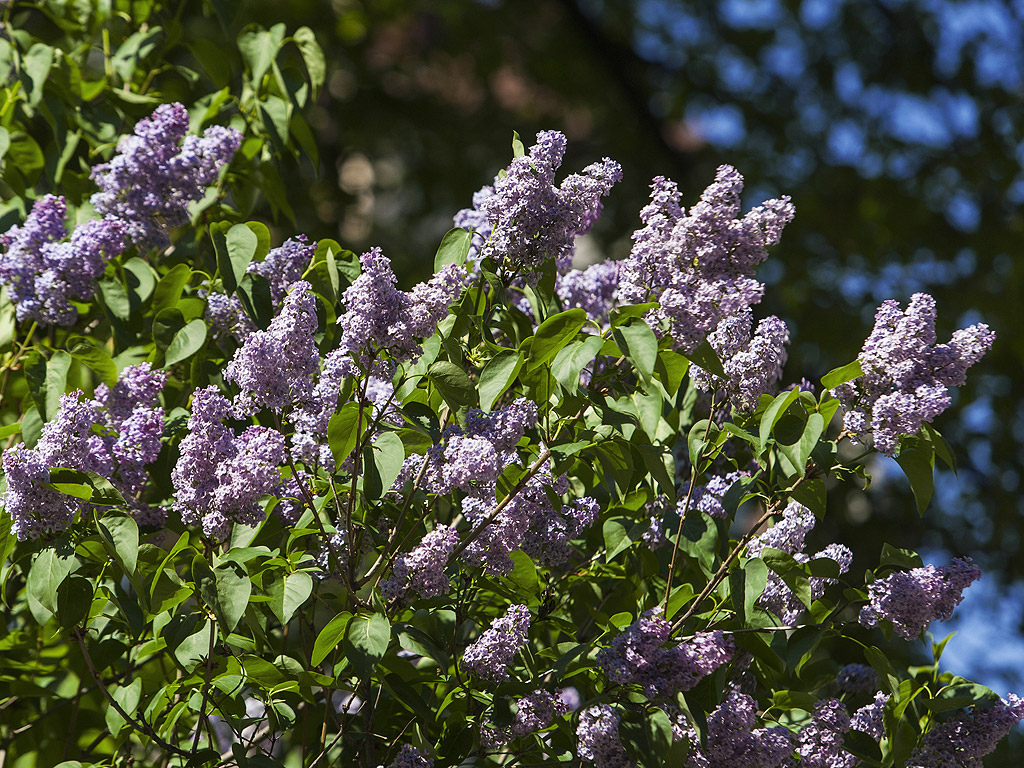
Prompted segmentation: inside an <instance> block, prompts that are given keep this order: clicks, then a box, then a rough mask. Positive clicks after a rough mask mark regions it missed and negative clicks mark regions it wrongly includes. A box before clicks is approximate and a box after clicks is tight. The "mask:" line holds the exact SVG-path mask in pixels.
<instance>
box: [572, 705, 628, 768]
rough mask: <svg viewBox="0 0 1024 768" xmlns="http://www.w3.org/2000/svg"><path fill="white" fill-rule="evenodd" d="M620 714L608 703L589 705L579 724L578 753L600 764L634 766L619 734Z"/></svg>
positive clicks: (600, 767)
mask: <svg viewBox="0 0 1024 768" xmlns="http://www.w3.org/2000/svg"><path fill="white" fill-rule="evenodd" d="M619 720H620V718H619V715H618V713H617V712H616V711H615V710H614V709H612V708H611V707H610V706H608V705H607V704H597V705H595V706H593V707H588V708H587V709H585V710H583V711H582V712H581V713H580V721H579V725H577V726H576V754H578V755H579V756H580V757H581V758H582V759H583V760H588V761H590V762H592V763H593V764H594V765H595V766H597V768H634V766H635V765H636V763H634V762H633V761H632V760H630V759H629V756H628V755H627V754H626V750H625V748H624V747H623V746H622V740H621V739H620V738H619Z"/></svg>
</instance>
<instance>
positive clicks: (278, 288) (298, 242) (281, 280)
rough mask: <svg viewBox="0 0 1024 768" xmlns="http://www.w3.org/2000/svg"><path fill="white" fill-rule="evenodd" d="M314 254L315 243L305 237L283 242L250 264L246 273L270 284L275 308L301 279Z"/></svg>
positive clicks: (300, 236)
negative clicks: (264, 279) (260, 277)
mask: <svg viewBox="0 0 1024 768" xmlns="http://www.w3.org/2000/svg"><path fill="white" fill-rule="evenodd" d="M315 254H316V243H315V242H313V243H311V242H309V238H308V237H306V236H305V235H299V236H298V237H292V238H289V239H288V240H285V242H284V245H280V246H278V247H277V248H274V249H273V250H272V251H271V252H270V253H268V254H267V257H266V258H265V259H263V261H253V262H250V264H249V267H248V269H247V270H246V271H247V272H251V273H253V274H256V275H261V276H263V277H265V278H266V279H267V282H268V283H270V297H271V298H272V299H273V300H274V305H275V306H276V305H277V304H279V303H280V302H281V300H282V299H283V298H284V297H285V294H287V293H288V290H289V289H290V288H291V287H292V285H293V284H295V283H296V282H298V281H299V280H301V279H302V275H303V273H305V271H306V267H308V266H309V262H310V261H312V260H313V256H314V255H315Z"/></svg>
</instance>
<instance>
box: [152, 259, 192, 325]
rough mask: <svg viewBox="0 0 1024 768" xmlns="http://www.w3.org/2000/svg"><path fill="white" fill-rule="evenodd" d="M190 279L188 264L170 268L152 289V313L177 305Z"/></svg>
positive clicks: (190, 272)
mask: <svg viewBox="0 0 1024 768" xmlns="http://www.w3.org/2000/svg"><path fill="white" fill-rule="evenodd" d="M191 279H192V270H191V268H189V266H188V264H176V265H174V266H173V267H171V269H170V270H169V271H168V272H167V274H166V275H164V276H163V277H161V278H160V280H159V281H158V282H157V284H156V288H154V289H153V313H154V314H155V313H157V312H159V311H160V310H161V309H167V308H168V307H173V306H174V305H175V304H177V303H178V300H179V299H180V298H181V293H182V291H184V290H185V286H186V285H188V283H189V280H191Z"/></svg>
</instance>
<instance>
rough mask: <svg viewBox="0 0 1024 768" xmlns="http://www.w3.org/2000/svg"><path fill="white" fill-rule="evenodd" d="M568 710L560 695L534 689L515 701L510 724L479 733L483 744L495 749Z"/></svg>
mask: <svg viewBox="0 0 1024 768" xmlns="http://www.w3.org/2000/svg"><path fill="white" fill-rule="evenodd" d="M569 711H570V709H569V705H568V704H566V702H564V701H563V700H562V699H561V698H560V697H558V696H555V695H554V694H551V693H548V692H547V691H534V692H533V693H531V694H529V695H527V696H524V697H523V698H521V699H519V700H518V701H517V702H516V715H515V719H513V721H512V724H511V725H509V726H508V727H507V728H504V729H502V730H500V731H499V730H495V729H487V730H485V731H483V733H482V734H481V735H482V736H483V740H484V742H485V746H487V747H488V748H489V749H496V748H498V747H502V746H504V745H505V744H508V743H509V742H511V741H515V740H516V739H521V738H523V737H524V736H529V735H530V734H531V733H535V732H536V731H539V730H541V729H543V728H547V727H548V726H549V725H551V723H553V722H554V721H555V718H558V717H561V716H562V715H564V714H566V713H567V712H569Z"/></svg>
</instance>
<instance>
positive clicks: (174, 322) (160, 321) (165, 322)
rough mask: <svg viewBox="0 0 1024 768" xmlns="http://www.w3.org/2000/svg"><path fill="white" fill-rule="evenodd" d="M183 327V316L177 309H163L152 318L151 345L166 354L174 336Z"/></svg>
mask: <svg viewBox="0 0 1024 768" xmlns="http://www.w3.org/2000/svg"><path fill="white" fill-rule="evenodd" d="M184 327H185V316H184V315H183V314H182V313H181V310H180V309H178V308H177V307H165V308H164V309H161V310H160V311H159V312H157V313H156V316H155V317H154V318H153V343H154V344H155V345H156V348H157V350H159V351H161V352H166V351H167V348H168V347H169V346H170V345H171V342H172V341H174V334H176V333H177V332H178V331H180V330H181V329H182V328H184Z"/></svg>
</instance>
